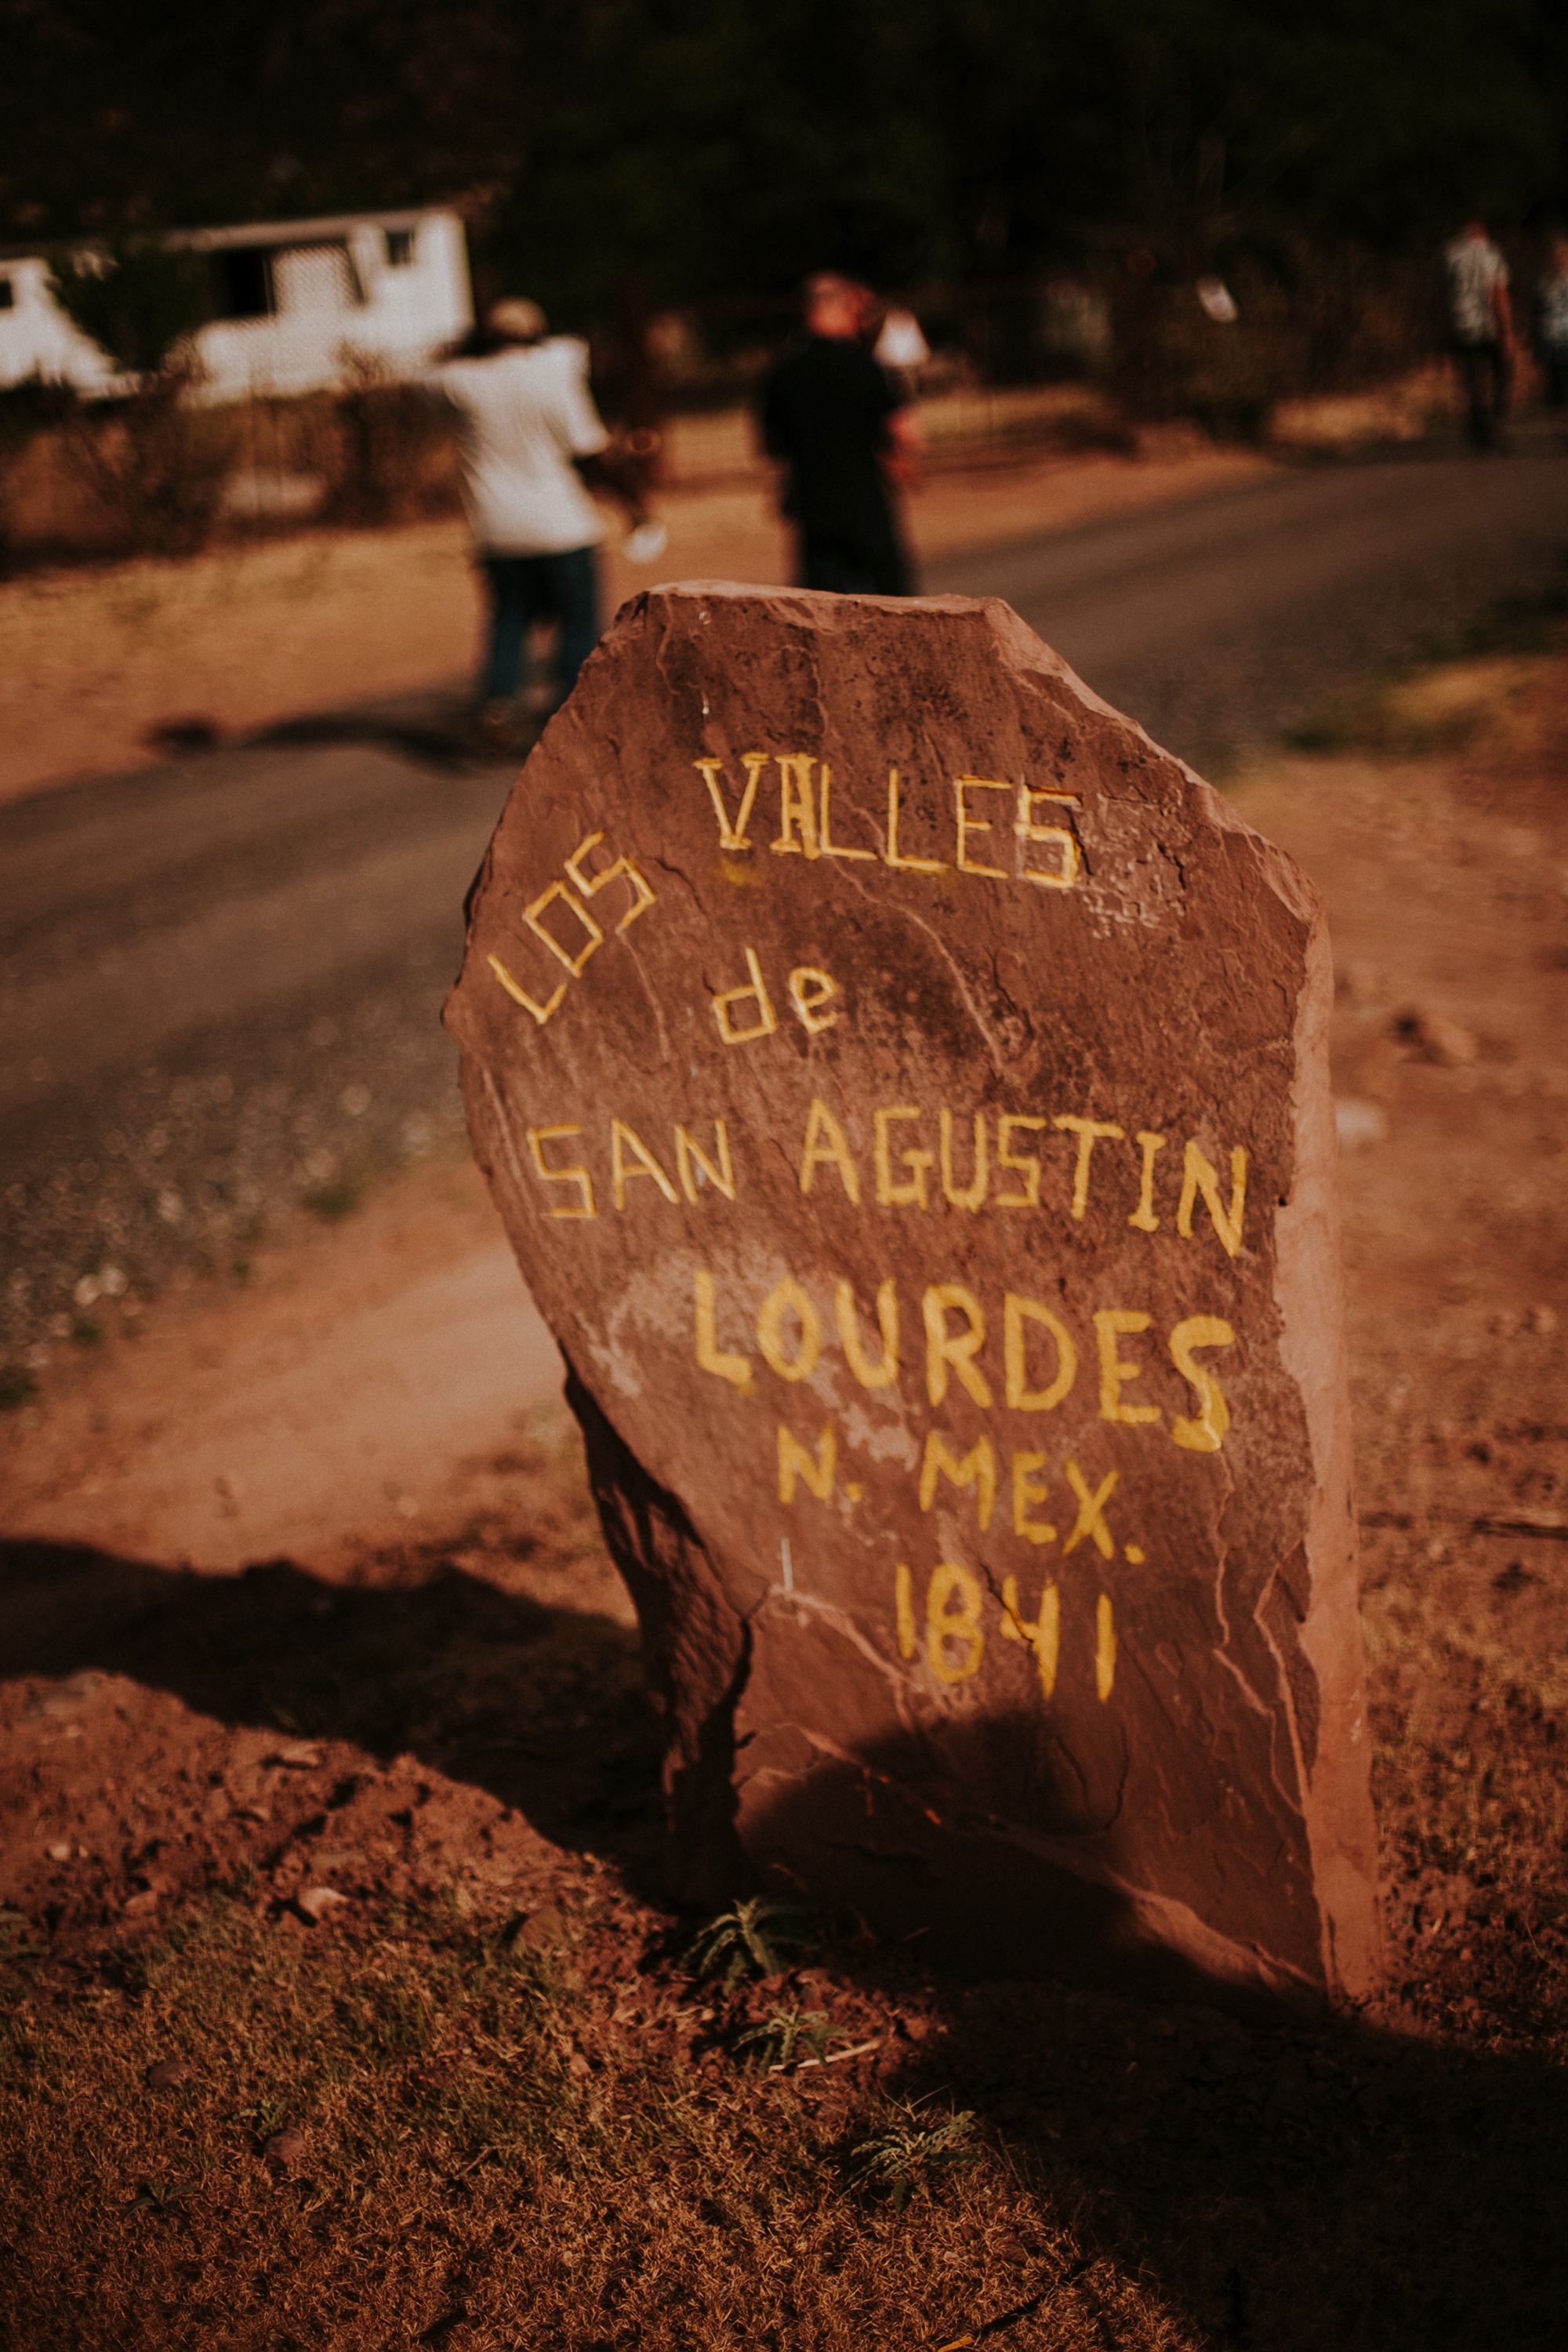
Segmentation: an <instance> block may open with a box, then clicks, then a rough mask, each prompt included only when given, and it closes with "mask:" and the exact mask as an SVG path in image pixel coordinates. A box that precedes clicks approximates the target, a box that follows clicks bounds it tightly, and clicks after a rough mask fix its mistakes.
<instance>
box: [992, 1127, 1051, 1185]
mask: <svg viewBox="0 0 1568 2352" xmlns="http://www.w3.org/2000/svg"><path fill="white" fill-rule="evenodd" d="M1045 1123H1046V1122H1045V1120H1044V1119H1043V1118H1030V1117H1029V1116H1028V1115H1027V1114H1026V1112H1023V1111H1009V1112H1007V1114H1006V1116H1005V1118H999V1119H998V1120H997V1122H996V1165H997V1167H998V1168H1010V1169H1012V1170H1013V1171H1014V1173H1015V1174H1016V1175H1019V1176H1021V1177H1022V1178H1023V1180H1024V1189H1023V1191H1022V1192H998V1193H997V1195H996V1202H995V1205H996V1206H997V1208H999V1209H1037V1208H1038V1207H1039V1205H1040V1163H1039V1161H1038V1160H1033V1159H1030V1160H1020V1159H1019V1158H1018V1157H1017V1156H1016V1153H1015V1151H1014V1150H1013V1129H1015V1128H1016V1127H1025V1128H1042V1127H1044V1125H1045Z"/></svg>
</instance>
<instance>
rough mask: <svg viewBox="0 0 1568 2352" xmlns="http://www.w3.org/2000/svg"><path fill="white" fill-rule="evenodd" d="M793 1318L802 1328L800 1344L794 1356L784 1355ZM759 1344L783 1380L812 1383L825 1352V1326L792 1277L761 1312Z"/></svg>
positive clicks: (777, 1287) (766, 1301) (779, 1286)
mask: <svg viewBox="0 0 1568 2352" xmlns="http://www.w3.org/2000/svg"><path fill="white" fill-rule="evenodd" d="M787 1315H793V1316H794V1317H795V1320H796V1322H797V1323H798V1324H799V1325H800V1345H799V1347H798V1348H797V1349H795V1353H794V1355H786V1354H785V1353H784V1318H785V1317H786V1316H787ZM757 1345H758V1347H759V1348H760V1349H762V1351H763V1362H764V1363H765V1364H766V1365H767V1367H768V1369H769V1370H770V1371H773V1372H776V1373H777V1374H778V1376H779V1378H780V1380H781V1381H808V1380H809V1379H810V1378H811V1376H812V1374H813V1372H814V1371H816V1360H817V1358H818V1356H820V1355H821V1353H822V1324H821V1321H820V1319H819V1318H818V1316H817V1312H816V1307H814V1306H813V1305H812V1303H811V1301H810V1299H809V1298H808V1297H806V1294H805V1291H804V1290H803V1289H802V1288H801V1286H800V1285H799V1283H798V1282H796V1280H795V1276H793V1275H792V1274H786V1275H785V1276H784V1280H783V1281H782V1282H781V1283H778V1284H777V1285H775V1286H774V1287H773V1289H772V1290H770V1291H769V1293H768V1295H767V1297H765V1298H764V1299H763V1303H762V1305H761V1307H759V1308H758V1310H757Z"/></svg>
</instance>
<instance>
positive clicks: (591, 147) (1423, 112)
mask: <svg viewBox="0 0 1568 2352" xmlns="http://www.w3.org/2000/svg"><path fill="white" fill-rule="evenodd" d="M0 41H3V42H4V46H5V56H6V60H7V72H6V75H5V78H4V84H3V86H0V144H3V146H4V150H5V156H6V167H5V168H6V175H7V176H6V180H5V184H4V188H3V190H0V218H3V219H5V226H4V228H3V229H0V235H4V236H5V237H7V238H9V239H11V240H16V239H20V238H24V237H35V236H45V237H47V238H49V239H51V240H53V241H56V242H58V241H61V240H63V239H65V238H67V237H69V236H79V235H81V234H83V233H89V234H90V233H94V232H96V231H97V230H99V229H100V226H101V224H102V223H103V222H104V221H105V220H108V219H119V220H132V221H134V220H138V219H142V218H153V217H158V218H164V219H172V220H179V221H182V222H190V223H195V222H198V221H203V220H247V219H250V220H257V219H260V220H267V219H276V218H279V216H285V217H286V216H289V215H294V216H299V215H306V214H310V213H312V212H326V211H331V210H333V209H336V208H338V207H341V206H347V205H395V204H406V203H410V202H416V201H433V200H437V199H441V200H451V199H454V198H455V199H458V200H459V201H460V202H462V204H463V205H464V209H465V212H466V214H467V215H468V220H469V223H470V233H471V236H472V240H473V243H474V247H475V250H476V253H477V255H478V257H479V265H480V276H481V280H482V281H484V283H485V284H486V285H488V286H492V287H494V288H496V289H499V288H500V285H501V284H502V283H503V282H509V283H510V284H512V285H513V286H515V287H517V288H519V289H529V290H531V291H534V292H536V293H538V294H539V295H540V296H541V298H542V299H544V300H545V301H546V303H547V304H549V305H551V306H552V307H553V309H554V310H556V311H557V312H558V313H559V315H560V317H561V319H562V321H563V323H579V324H582V323H587V322H588V321H589V320H595V321H597V322H599V323H600V324H605V323H608V322H609V321H610V320H612V319H614V318H616V317H620V318H622V319H625V318H626V317H629V316H633V315H635V314H636V312H637V309H638V308H639V306H653V307H658V306H660V305H664V304H668V303H671V302H679V301H689V300H693V299H702V298H705V297H718V296H729V295H735V294H740V293H744V292H755V293H761V292H765V291H767V290H769V289H779V290H785V289H790V288H792V287H793V285H794V284H795V281H796V280H797V279H798V278H799V277H800V276H801V274H802V273H803V272H804V271H805V270H807V269H809V268H821V267H824V266H835V265H836V266H840V267H848V268H855V269H858V270H860V271H863V272H864V273H866V274H867V275H868V276H870V277H872V278H875V279H876V280H877V281H878V282H879V283H882V284H885V285H895V284H900V283H903V284H912V283H914V282H916V281H918V280H920V279H922V278H928V277H930V276H932V275H942V276H946V277H952V278H959V279H962V280H969V281H973V280H983V281H995V280H997V279H999V278H1007V277H1008V276H1010V275H1016V274H1019V273H1024V272H1029V271H1038V270H1040V269H1042V268H1054V267H1059V266H1062V265H1064V264H1066V265H1068V266H1071V267H1075V268H1082V267H1084V266H1087V265H1092V264H1093V263H1094V262H1095V260H1096V258H1097V257H1099V258H1100V259H1102V260H1103V261H1104V262H1105V263H1106V264H1108V265H1109V266H1110V268H1112V269H1113V270H1115V269H1119V268H1120V266H1121V259H1122V257H1124V256H1125V254H1126V253H1127V252H1128V250H1129V249H1131V248H1133V247H1137V246H1140V245H1141V246H1143V247H1147V248H1148V249H1149V250H1150V251H1152V253H1153V254H1154V255H1155V257H1156V258H1157V260H1158V263H1159V266H1160V268H1161V269H1162V270H1164V271H1170V272H1173V273H1176V274H1177V275H1178V276H1180V275H1183V274H1185V275H1188V276H1190V275H1191V273H1192V272H1193V271H1194V269H1196V268H1200V267H1203V266H1205V265H1207V264H1210V263H1214V262H1216V261H1217V262H1219V263H1221V264H1222V265H1223V266H1225V267H1226V268H1231V267H1232V266H1233V265H1234V262H1235V259H1236V257H1237V255H1238V254H1240V253H1251V254H1254V255H1256V256H1258V257H1263V258H1268V259H1269V260H1270V261H1271V263H1272V265H1273V266H1275V267H1276V268H1278V269H1279V271H1281V272H1283V273H1284V275H1285V276H1286V277H1287V278H1288V277H1289V256H1290V253H1291V252H1292V251H1293V250H1299V249H1300V247H1301V245H1302V244H1303V242H1304V241H1305V242H1306V243H1309V244H1310V245H1311V246H1313V247H1317V248H1319V249H1322V250H1331V251H1336V252H1339V251H1351V250H1354V249H1358V248H1364V249H1368V250H1372V251H1377V252H1388V251H1390V250H1394V249H1415V250H1420V251H1423V252H1428V251H1429V250H1430V248H1431V247H1432V245H1433V244H1434V243H1435V241H1436V239H1437V238H1438V237H1439V236H1443V235H1445V234H1447V233H1449V232H1451V230H1452V228H1453V227H1454V226H1456V225H1457V222H1458V218H1459V217H1460V216H1461V215H1464V214H1467V213H1468V212H1470V211H1472V210H1476V209H1479V210H1481V211H1483V212H1486V213H1488V214H1489V215H1491V216H1492V217H1493V218H1494V219H1495V220H1496V222H1497V223H1498V224H1499V225H1500V226H1502V227H1504V228H1505V229H1506V228H1516V227H1519V226H1526V225H1530V224H1532V223H1533V222H1535V221H1536V220H1537V219H1539V218H1541V217H1542V215H1543V210H1548V209H1550V208H1551V207H1552V206H1553V205H1556V206H1562V205H1564V204H1565V203H1568V177H1565V172H1564V147H1563V123H1564V121H1565V120H1568V110H1565V109H1564V106H1563V92H1564V83H1565V81H1568V31H1565V29H1564V24H1563V17H1562V13H1561V11H1559V10H1557V9H1555V8H1553V7H1552V6H1551V5H1549V0H1496V5H1493V6H1491V7H1489V8H1488V9H1485V10H1482V9H1479V8H1478V7H1476V6H1475V5H1473V0H1358V5H1352V4H1351V0H1279V5H1276V6H1273V7H1271V8H1268V9H1259V8H1258V7H1257V6H1256V5H1248V4H1247V0H902V5H900V6H898V7H896V8H895V7H890V6H889V5H887V0H772V5H769V6H768V7H766V8H761V7H755V8H741V7H736V6H735V5H733V0H592V5H581V0H531V5H529V6H528V7H527V8H526V9H524V8H521V7H519V6H518V5H516V0H457V4H456V5H452V6H445V5H444V6H441V7H437V6H436V5H433V0H377V5H374V6H373V5H371V0H339V5H336V6H334V7H332V8H331V9H322V8H320V7H318V6H315V5H306V0H272V5H267V6H265V7H264V6H262V5H259V0H237V5H231V6H228V7H226V8H223V9H221V10H215V9H213V8H211V7H208V6H205V5H197V0H166V5H163V6H162V7H160V8H159V9H157V10H155V11H152V12H148V11H146V10H138V11H135V12H134V13H132V10H131V9H130V8H129V6H128V5H126V0H59V5H55V6H51V7H49V8H47V9H45V8H41V7H38V6H37V5H36V0H0ZM6 215H8V217H5V216H6ZM100 292H101V294H102V295H103V297H104V299H105V301H106V302H107V295H108V289H107V288H105V289H100ZM170 301H171V303H172V302H173V301H174V279H173V278H171V281H170ZM147 315H148V317H149V318H151V316H152V311H151V310H150V309H149V310H148V311H147ZM169 315H170V313H169V310H168V309H166V308H164V307H160V309H159V311H158V316H159V317H160V318H161V319H163V320H167V319H168V317H169ZM91 331H93V332H94V333H98V332H99V331H100V330H99V328H98V327H94V328H93V329H92V330H91ZM103 331H104V333H105V334H112V335H115V336H119V334H120V330H119V328H118V326H115V325H112V324H111V323H110V321H109V320H107V318H106V319H105V320H104V321H103ZM150 341H151V342H155V341H157V334H156V333H152V334H151V337H150ZM149 347H150V343H149V342H139V343H138V344H137V346H136V348H137V351H138V353H139V354H144V353H145V352H146V350H147V349H148V348H149ZM124 363H125V364H127V365H130V364H132V363H134V364H136V365H139V366H145V365H147V364H156V362H155V361H153V362H148V361H147V359H146V358H145V356H139V357H138V358H137V360H136V361H135V362H132V361H131V360H130V359H127V360H126V361H125V362H124Z"/></svg>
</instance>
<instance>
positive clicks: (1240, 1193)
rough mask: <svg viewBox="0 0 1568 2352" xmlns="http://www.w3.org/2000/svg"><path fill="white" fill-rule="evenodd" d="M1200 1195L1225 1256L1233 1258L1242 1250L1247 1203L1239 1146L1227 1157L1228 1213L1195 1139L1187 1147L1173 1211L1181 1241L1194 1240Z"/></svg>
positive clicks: (1216, 1179)
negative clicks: (1179, 1195) (1178, 1199)
mask: <svg viewBox="0 0 1568 2352" xmlns="http://www.w3.org/2000/svg"><path fill="white" fill-rule="evenodd" d="M1200 1192H1201V1193H1202V1194H1203V1196H1204V1202H1205V1206H1206V1207H1207V1209H1208V1213H1209V1216H1210V1218H1211V1219H1212V1220H1213V1223H1214V1229H1215V1233H1216V1234H1218V1235H1219V1237H1220V1240H1221V1241H1222V1242H1223V1243H1224V1244H1225V1251H1226V1256H1227V1257H1234V1256H1235V1255H1236V1254H1237V1250H1238V1249H1239V1248H1240V1247H1241V1213H1242V1210H1243V1208H1244V1207H1245V1205H1246V1202H1247V1154H1246V1152H1245V1151H1244V1150H1242V1148H1241V1146H1240V1144H1239V1143H1238V1144H1237V1147H1236V1149H1235V1150H1234V1151H1233V1152H1232V1153H1231V1155H1230V1207H1229V1208H1228V1209H1226V1207H1225V1205H1224V1203H1223V1202H1222V1201H1221V1200H1220V1197H1219V1177H1218V1175H1217V1174H1216V1173H1215V1170H1214V1169H1213V1168H1212V1167H1211V1166H1210V1165H1209V1162H1208V1161H1207V1160H1205V1158H1204V1155H1203V1153H1202V1152H1201V1151H1200V1150H1198V1147H1197V1140H1196V1138H1195V1137H1194V1139H1193V1140H1192V1141H1191V1142H1190V1143H1189V1144H1188V1145H1187V1148H1186V1150H1185V1152H1184V1155H1183V1160H1182V1199H1181V1205H1180V1206H1179V1208H1178V1209H1177V1211H1176V1231H1177V1232H1178V1233H1179V1234H1181V1236H1182V1239H1183V1240H1184V1241H1191V1239H1192V1237H1193V1206H1194V1202H1195V1201H1196V1199H1197V1196H1198V1194H1199V1193H1200Z"/></svg>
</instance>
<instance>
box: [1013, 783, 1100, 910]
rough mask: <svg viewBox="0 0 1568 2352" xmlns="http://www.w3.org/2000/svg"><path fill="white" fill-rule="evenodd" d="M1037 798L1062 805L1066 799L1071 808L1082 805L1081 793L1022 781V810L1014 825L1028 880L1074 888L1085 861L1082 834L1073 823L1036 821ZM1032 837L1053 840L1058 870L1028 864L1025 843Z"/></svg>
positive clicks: (1049, 886) (1045, 887)
mask: <svg viewBox="0 0 1568 2352" xmlns="http://www.w3.org/2000/svg"><path fill="white" fill-rule="evenodd" d="M1037 801H1044V802H1046V803H1047V804H1049V803H1056V805H1057V806H1058V808H1060V807H1061V806H1062V805H1063V803H1066V805H1067V806H1068V807H1069V808H1076V807H1077V806H1078V805H1079V802H1078V796H1077V794H1076V793H1058V792H1052V791H1051V789H1050V787H1049V786H1048V785H1045V786H1042V787H1041V788H1040V789H1039V790H1038V791H1031V790H1030V788H1029V786H1028V785H1027V784H1020V785H1019V787H1018V814H1017V819H1016V823H1015V824H1014V826H1013V830H1014V832H1015V833H1016V835H1017V836H1018V844H1019V846H1018V860H1019V863H1018V871H1019V874H1020V875H1021V876H1022V877H1023V879H1024V880H1025V881H1026V882H1037V883H1038V884H1039V887H1040V888H1041V889H1042V890H1070V889H1071V888H1072V886H1073V884H1074V883H1075V882H1076V881H1077V880H1078V875H1079V866H1081V865H1082V863H1083V853H1082V851H1081V850H1080V849H1079V845H1078V835H1077V834H1076V833H1074V832H1073V831H1072V829H1071V827H1070V826H1069V825H1065V824H1036V823H1035V803H1036V802H1037ZM1032 841H1035V842H1049V843H1050V844H1051V845H1052V846H1053V847H1054V849H1055V850H1056V852H1057V856H1058V860H1059V863H1058V865H1057V866H1056V867H1055V869H1054V870H1053V869H1052V868H1050V867H1048V866H1026V865H1025V864H1024V862H1023V861H1024V857H1025V856H1026V848H1025V845H1026V844H1027V843H1029V842H1032Z"/></svg>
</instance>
